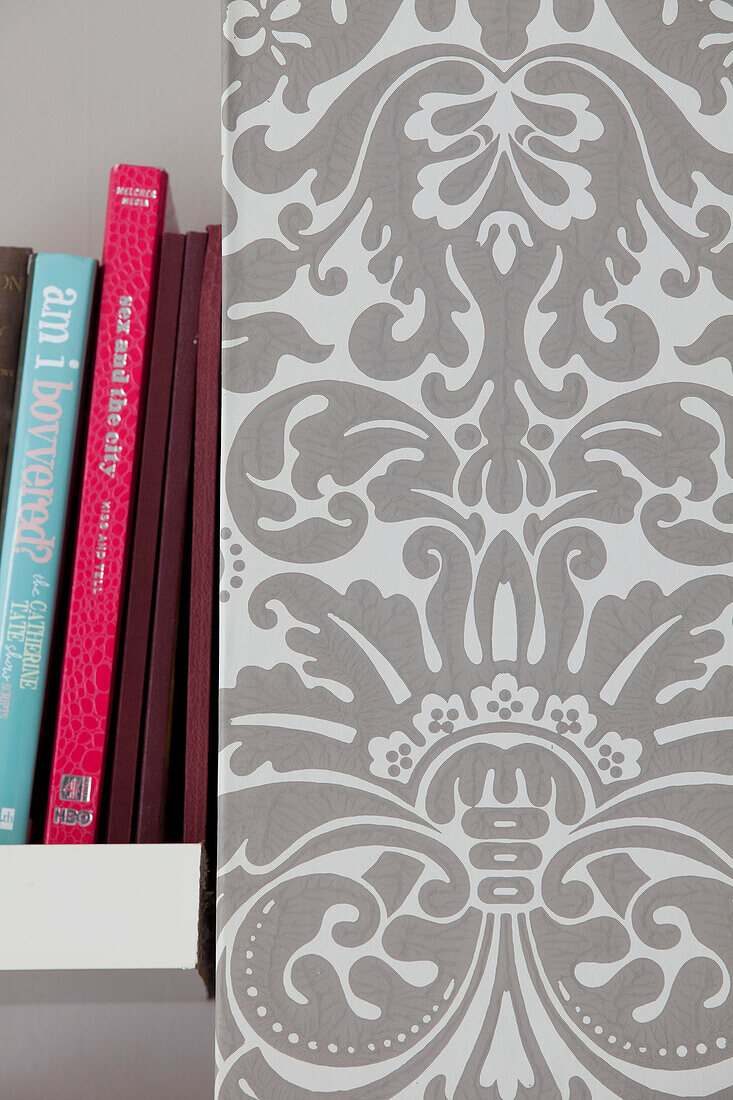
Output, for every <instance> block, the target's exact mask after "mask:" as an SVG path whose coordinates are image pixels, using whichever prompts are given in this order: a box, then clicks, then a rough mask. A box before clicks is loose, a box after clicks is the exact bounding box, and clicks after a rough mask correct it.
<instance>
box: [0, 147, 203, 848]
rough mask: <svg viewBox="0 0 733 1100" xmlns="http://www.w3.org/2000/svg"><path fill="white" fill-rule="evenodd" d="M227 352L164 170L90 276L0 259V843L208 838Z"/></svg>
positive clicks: (131, 202) (129, 169)
mask: <svg viewBox="0 0 733 1100" xmlns="http://www.w3.org/2000/svg"><path fill="white" fill-rule="evenodd" d="M166 207H167V208H168V213H167V214H166ZM220 349H221V227H220V226H209V227H208V229H207V231H206V232H205V233H203V232H202V233H188V234H186V235H182V234H179V233H177V232H176V231H175V225H174V223H173V218H172V207H171V204H170V203H169V202H168V203H167V177H166V174H165V173H164V172H162V171H160V170H159V169H154V168H143V167H139V166H134V165H117V166H116V167H115V168H114V169H113V170H112V172H111V176H110V185H109V193H108V202H107V218H106V225H105V232H104V245H103V253H102V266H101V269H100V268H99V265H98V264H97V262H96V260H93V259H87V258H82V257H79V256H67V255H57V254H46V253H39V254H34V253H33V252H32V251H31V250H29V249H20V248H0V478H2V481H3V486H4V488H3V502H2V512H1V513H0V530H1V536H0V843H1V844H18V843H24V842H26V841H41V840H43V841H44V842H45V843H52V844H53V843H60V844H68V843H90V842H94V841H107V842H111V843H129V842H131V841H136V842H143V843H157V842H160V841H166V840H185V841H191V842H202V843H203V842H206V840H207V838H208V839H209V840H211V838H212V822H211V816H212V813H213V806H214V799H213V797H212V791H211V771H212V769H211V768H210V766H209V765H210V761H211V760H212V759H213V745H212V731H213V730H214V729H215V721H214V715H213V710H212V707H213V698H214V693H213V690H212V685H213V682H214V677H213V673H214V658H213V654H214V652H215V644H214V637H215V630H216V605H215V602H214V600H215V597H214V592H215V561H216V509H217V463H218V446H219V444H218V440H219V376H220ZM210 811H211V812H210Z"/></svg>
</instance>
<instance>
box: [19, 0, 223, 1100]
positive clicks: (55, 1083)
mask: <svg viewBox="0 0 733 1100" xmlns="http://www.w3.org/2000/svg"><path fill="white" fill-rule="evenodd" d="M120 161H129V162H132V163H140V164H153V165H157V166H160V167H162V168H166V169H167V170H168V172H169V173H170V177H171V189H172V195H173V200H174V205H175V208H176V212H177V215H178V223H179V228H181V229H182V230H188V229H200V228H203V227H204V226H205V225H206V224H207V223H209V222H218V221H220V198H219V194H220V192H219V172H220V158H219V0H33V3H29V0H0V244H15V245H29V246H31V247H33V248H35V249H36V250H38V251H64V252H75V253H80V254H85V255H90V256H97V257H99V256H100V254H101V248H102V232H103V227H104V205H105V199H106V181H107V175H108V172H109V169H110V167H111V166H112V165H113V164H115V163H117V162H120ZM0 892H1V884H0ZM111 932H113V930H111ZM0 980H2V979H1V976H0ZM213 1063H214V1053H213V1005H212V1004H210V1003H209V1004H206V1003H198V1004H188V1005H180V1004H178V1005H167V1004H154V1005H150V1004H149V1005H95V1006H86V1005H42V1006H28V1005H18V1006H13V1007H6V1006H1V1007H0V1097H2V1100H39V1098H40V1097H45V1096H49V1097H50V1096H53V1097H54V1100H71V1098H72V1097H73V1098H74V1100H123V1098H124V1100H138V1098H140V1100H169V1098H170V1097H175V1098H176V1100H208V1098H209V1097H210V1096H211V1095H212V1087H213V1086H212V1082H213Z"/></svg>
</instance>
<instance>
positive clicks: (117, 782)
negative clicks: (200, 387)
mask: <svg viewBox="0 0 733 1100" xmlns="http://www.w3.org/2000/svg"><path fill="white" fill-rule="evenodd" d="M184 242H185V237H184V236H183V235H182V234H178V233H165V234H164V235H163V243H162V245H161V251H160V273H159V276H158V296H157V300H156V304H155V325H154V331H153V346H152V351H151V354H150V377H149V381H148V393H147V399H146V402H145V427H144V430H143V437H142V448H141V454H140V474H139V481H140V488H139V490H138V495H137V504H136V507H135V520H134V532H133V538H132V550H131V554H130V578H129V584H128V589H127V614H126V617H125V626H124V634H123V639H122V641H121V643H120V655H119V665H120V682H119V691H118V695H117V705H116V713H115V716H114V719H113V727H114V733H113V737H112V745H113V755H112V756H111V758H110V761H109V764H108V768H109V769H110V772H109V780H110V782H109V784H108V789H109V811H108V813H107V815H106V816H107V821H106V825H107V832H106V840H107V842H108V843H110V844H129V842H130V840H131V837H132V823H133V810H134V802H135V782H136V777H137V763H138V749H139V743H140V730H141V726H142V716H143V704H144V701H145V684H146V681H147V668H148V641H149V638H150V620H151V616H152V606H153V592H154V588H155V573H156V567H157V562H158V534H159V529H160V508H161V500H162V497H163V475H164V472H165V453H166V447H167V443H168V421H169V418H170V404H171V388H172V384H173V362H174V359H175V352H176V333H177V331H178V305H179V301H180V297H181V274H182V271H183V248H184Z"/></svg>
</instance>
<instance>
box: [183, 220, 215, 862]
mask: <svg viewBox="0 0 733 1100" xmlns="http://www.w3.org/2000/svg"><path fill="white" fill-rule="evenodd" d="M207 230H208V242H207V246H206V260H205V263H204V278H203V284H202V287H201V304H200V306H199V338H198V354H197V359H196V403H195V421H194V440H193V490H192V509H191V510H192V521H191V596H190V606H189V623H188V677H187V697H186V759H185V772H184V776H185V778H184V800H183V839H184V841H186V842H188V843H196V844H203V843H204V841H205V840H206V832H207V803H208V800H209V790H208V788H209V785H210V771H211V770H213V769H210V767H209V761H210V758H211V757H212V753H211V744H210V742H211V740H212V731H215V730H216V720H215V714H214V712H213V704H214V700H215V697H216V694H215V691H214V690H213V688H214V683H215V681H214V676H213V672H214V668H215V662H214V661H213V660H212V649H213V647H214V638H215V637H216V628H217V623H216V621H215V602H214V592H215V588H216V576H217V539H216V528H217V522H216V519H217V484H218V479H217V470H218V466H219V402H220V397H219V395H220V387H221V376H220V363H221V226H220V225H210V226H208V227H207Z"/></svg>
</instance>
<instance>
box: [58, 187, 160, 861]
mask: <svg viewBox="0 0 733 1100" xmlns="http://www.w3.org/2000/svg"><path fill="white" fill-rule="evenodd" d="M165 192H166V176H165V173H163V172H161V171H159V170H158V169H154V168H139V167H134V166H131V165H118V166H117V167H116V168H114V169H113V170H112V173H111V176H110V186H109V196H108V202H107V223H106V226H105V236H104V252H103V257H102V262H103V265H104V269H103V270H104V274H103V284H102V300H101V306H100V317H99V334H98V340H97V350H96V358H95V363H94V380H93V384H92V395H91V405H90V413H89V428H88V434H87V442H86V453H85V458H84V475H83V482H82V496H81V504H80V512H79V527H78V531H77V538H76V549H75V559H74V573H73V580H72V586H71V597H70V604H69V620H68V627H67V633H66V646H65V650H64V663H63V674H62V682H61V693H60V698H59V708H58V716H57V720H56V738H55V744H54V756H53V767H52V772H51V782H50V790H49V800H48V812H47V818H46V831H45V837H44V839H45V842H46V843H47V844H84V843H89V842H91V841H93V840H94V839H95V837H96V831H97V819H98V816H99V815H98V811H99V794H100V786H101V781H102V769H103V766H104V753H105V741H106V736H107V728H108V725H109V718H110V703H111V693H112V687H113V677H114V664H115V649H116V645H117V638H118V633H119V631H118V627H119V621H120V611H121V608H122V600H123V588H124V578H125V572H126V569H125V559H126V551H127V536H128V527H129V520H130V511H131V503H132V497H133V491H134V487H133V473H134V469H135V450H136V439H137V436H138V420H139V411H140V394H141V389H142V386H143V384H144V381H145V370H146V362H145V359H146V352H147V343H148V341H147V338H146V337H147V328H148V314H149V312H150V309H151V306H152V296H153V290H154V281H155V268H156V263H157V256H158V248H159V244H160V236H161V233H162V225H163V215H164V207H165ZM128 322H129V331H128V330H127V328H128ZM120 341H122V343H120ZM125 341H126V344H125ZM125 356H126V358H124V357H125ZM125 399H126V403H124V404H123V406H122V407H120V402H124V401H125ZM116 437H117V438H116ZM109 471H112V473H110V472H109ZM62 776H80V777H90V778H91V784H86V786H85V784H84V783H83V782H82V781H76V782H72V783H67V784H66V791H65V792H64V793H65V794H66V795H67V797H66V798H65V799H63V800H61V799H60V797H59V794H60V785H61V780H62ZM69 793H71V794H72V795H74V794H79V795H81V797H85V796H87V795H88V797H86V798H85V800H84V801H81V800H80V799H79V800H74V799H73V797H72V798H71V799H70V798H69V797H68V795H69Z"/></svg>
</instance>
